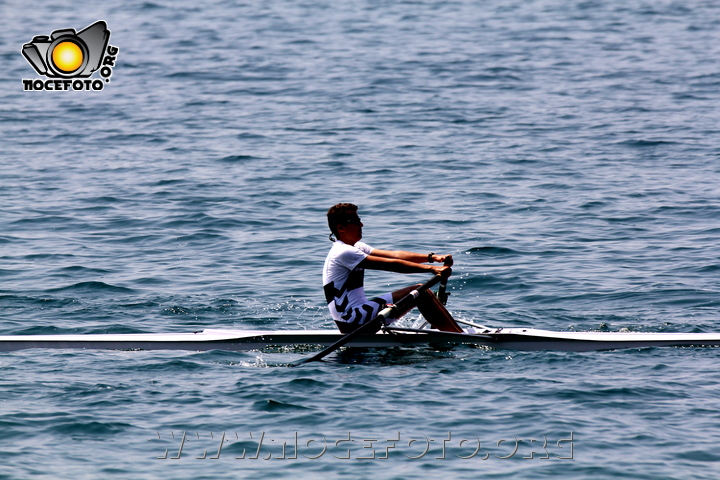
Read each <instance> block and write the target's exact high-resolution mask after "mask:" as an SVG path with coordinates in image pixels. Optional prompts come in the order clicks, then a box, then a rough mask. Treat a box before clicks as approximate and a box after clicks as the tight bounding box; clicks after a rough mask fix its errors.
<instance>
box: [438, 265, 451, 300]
mask: <svg viewBox="0 0 720 480" xmlns="http://www.w3.org/2000/svg"><path fill="white" fill-rule="evenodd" d="M445 265H452V258H446V259H445ZM447 282H448V277H444V278H443V279H442V280H440V287H439V288H438V292H437V297H438V300H440V303H442V304H443V305H445V304H447V299H448V295H450V294H449V293H447Z"/></svg>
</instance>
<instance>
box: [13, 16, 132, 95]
mask: <svg viewBox="0 0 720 480" xmlns="http://www.w3.org/2000/svg"><path fill="white" fill-rule="evenodd" d="M109 41H110V30H108V28H107V24H106V23H105V22H103V21H102V20H101V21H99V22H95V23H93V24H92V25H90V26H88V27H86V28H85V29H83V30H81V31H79V32H76V31H75V29H74V28H65V29H60V30H55V31H53V32H52V33H51V34H50V36H47V35H38V36H35V37H34V38H33V39H32V41H30V43H26V44H25V45H23V47H22V54H23V56H24V57H25V58H26V59H27V61H28V62H29V63H30V65H32V67H33V68H34V69H35V71H36V72H37V73H39V74H40V75H44V76H45V77H48V78H49V79H56V80H44V81H43V80H40V79H36V80H28V79H23V89H24V90H25V91H36V90H70V89H71V88H72V90H95V91H98V90H102V89H103V88H104V87H105V83H109V82H110V77H111V76H112V69H113V67H115V61H116V60H117V55H118V52H119V51H120V49H119V48H117V47H113V46H112V45H108V42H109ZM97 70H100V76H101V77H102V78H103V79H104V80H105V81H104V82H103V81H102V80H100V79H95V80H90V79H89V77H90V76H91V75H92V74H93V73H94V72H96V71H97ZM80 79H87V80H80Z"/></svg>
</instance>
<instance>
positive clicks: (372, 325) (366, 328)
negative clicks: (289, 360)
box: [293, 275, 442, 367]
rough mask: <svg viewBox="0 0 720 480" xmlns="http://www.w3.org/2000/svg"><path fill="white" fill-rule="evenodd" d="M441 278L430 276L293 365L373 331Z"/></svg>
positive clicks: (320, 357)
mask: <svg viewBox="0 0 720 480" xmlns="http://www.w3.org/2000/svg"><path fill="white" fill-rule="evenodd" d="M441 278H442V277H440V275H435V276H434V277H433V278H431V279H430V280H428V281H427V282H425V283H423V284H422V285H421V286H419V287H418V288H416V289H415V290H413V291H412V292H410V293H408V294H407V295H405V296H404V297H403V298H401V299H400V301H398V302H397V303H396V304H395V305H393V306H391V307H387V308H384V309H383V310H382V311H381V312H380V313H378V314H377V316H376V317H375V318H373V319H372V320H370V321H369V322H367V323H365V324H363V325H361V326H360V327H359V328H357V329H356V330H353V331H352V332H350V333H348V334H347V335H345V336H344V337H342V338H341V339H340V340H338V341H337V342H335V343H333V344H332V345H330V346H329V347H327V348H326V349H325V350H323V351H322V352H320V353H318V354H316V355H313V356H312V357H310V358H306V359H304V360H301V361H300V362H298V363H296V364H294V365H293V366H294V367H296V366H298V365H302V364H304V363H309V362H314V361H316V360H321V359H323V358H325V357H326V356H328V355H330V354H331V353H332V352H334V351H335V350H337V349H338V348H340V347H342V346H343V345H345V344H346V343H348V342H350V341H351V340H353V339H355V338H357V337H359V336H360V335H362V334H364V333H366V332H372V331H374V330H375V329H377V327H378V324H379V323H381V322H384V321H385V320H387V319H388V318H391V317H392V315H393V314H394V313H398V312H403V311H405V310H407V309H409V308H411V307H412V306H413V305H412V302H413V301H414V300H415V299H416V298H417V297H418V295H420V292H423V291H425V290H428V289H430V288H432V287H433V286H435V284H436V283H438V282H439V281H440V280H441Z"/></svg>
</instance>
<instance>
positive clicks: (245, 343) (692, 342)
mask: <svg viewBox="0 0 720 480" xmlns="http://www.w3.org/2000/svg"><path fill="white" fill-rule="evenodd" d="M342 337H343V334H341V333H339V332H337V331H335V330H274V331H260V330H203V331H201V332H195V333H130V334H78V335H5V336H0V352H9V351H15V350H24V349H32V348H53V349H115V350H193V351H203V350H229V351H247V350H259V349H262V348H266V347H272V346H278V347H284V346H295V345H320V346H328V345H332V344H333V343H335V342H336V341H338V340H339V339H340V338H342ZM428 343H444V344H470V345H480V346H486V347H492V348H499V349H508V350H556V351H574V352H584V351H595V350H614V349H620V348H645V347H668V346H676V347H677V346H695V347H707V346H720V333H622V332H553V331H548V330H536V329H530V328H504V329H492V330H483V331H482V332H478V333H448V332H439V331H436V330H413V329H392V331H391V332H384V333H383V332H379V333H376V334H373V335H364V336H360V337H358V338H357V339H355V340H353V341H351V342H350V343H348V345H347V346H351V347H396V346H403V345H426V344H428Z"/></svg>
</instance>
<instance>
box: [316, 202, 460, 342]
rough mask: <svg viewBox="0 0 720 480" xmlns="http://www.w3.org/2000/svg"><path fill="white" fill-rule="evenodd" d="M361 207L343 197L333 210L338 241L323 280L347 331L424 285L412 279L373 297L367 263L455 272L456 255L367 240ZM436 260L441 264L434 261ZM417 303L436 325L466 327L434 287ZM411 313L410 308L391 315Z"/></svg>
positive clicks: (335, 316)
mask: <svg viewBox="0 0 720 480" xmlns="http://www.w3.org/2000/svg"><path fill="white" fill-rule="evenodd" d="M357 211H358V207H357V206H355V205H353V204H352V203H338V204H337V205H334V206H333V207H331V208H330V210H328V213H327V217H328V226H329V227H330V230H331V232H332V233H331V234H330V241H332V242H333V246H332V248H331V249H330V253H328V256H327V258H326V259H325V266H324V268H323V285H324V290H325V299H326V300H327V302H328V308H329V309H330V314H331V315H332V317H333V320H335V323H336V324H337V326H338V328H339V329H340V331H341V332H342V333H350V332H352V331H353V330H355V329H356V328H358V327H359V326H360V325H362V324H364V323H366V322H369V321H370V320H372V319H373V318H375V316H376V315H377V314H378V312H379V311H380V310H382V309H383V308H384V307H385V305H387V304H389V303H395V302H397V301H399V300H400V299H401V298H403V297H405V296H406V295H407V294H409V293H410V292H412V291H413V290H414V289H416V288H417V286H418V285H410V286H408V287H405V288H403V289H400V290H396V291H394V292H392V293H386V294H384V295H381V296H379V297H374V298H371V299H368V298H367V297H366V296H365V289H364V287H363V282H364V274H365V269H372V270H384V271H388V272H396V273H434V274H436V275H440V276H442V277H444V278H447V277H449V276H450V275H451V274H452V270H451V268H450V266H451V265H452V255H436V254H435V253H427V254H424V253H413V252H406V251H403V250H380V249H377V248H373V247H371V246H370V245H368V244H366V243H364V242H361V241H360V240H361V239H362V227H363V223H362V221H360V217H359V216H358V213H357ZM432 263H440V264H441V265H438V266H436V265H429V264H432ZM415 303H416V305H417V307H418V310H420V313H421V314H422V315H423V317H425V319H426V320H427V321H428V323H430V325H432V326H433V327H435V328H437V329H438V330H442V331H446V332H457V333H462V329H461V328H460V327H459V326H458V324H457V323H456V322H455V320H454V319H453V318H452V316H451V315H450V313H448V311H447V310H446V309H445V307H444V306H443V305H442V303H440V301H439V300H438V299H437V297H436V296H435V295H434V294H433V293H432V292H430V291H427V290H426V291H423V292H422V293H421V294H420V295H419V296H418V298H417V299H416V302H415ZM410 308H412V307H410ZM405 313H407V310H406V311H405V312H401V313H400V314H399V315H397V316H396V318H393V319H390V321H394V320H396V319H397V318H399V317H400V316H402V315H403V314H405ZM380 327H382V325H378V330H379V329H380ZM368 333H372V332H368Z"/></svg>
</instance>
